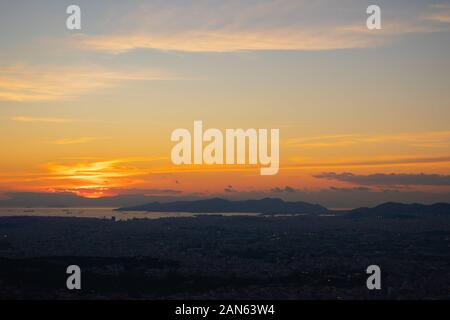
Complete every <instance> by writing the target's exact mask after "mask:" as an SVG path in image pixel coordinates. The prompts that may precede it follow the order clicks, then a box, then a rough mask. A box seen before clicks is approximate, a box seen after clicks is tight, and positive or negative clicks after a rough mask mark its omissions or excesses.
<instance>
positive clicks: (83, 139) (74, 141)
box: [52, 137, 106, 145]
mask: <svg viewBox="0 0 450 320" xmlns="http://www.w3.org/2000/svg"><path fill="white" fill-rule="evenodd" d="M103 139H106V138H99V137H80V138H74V139H59V140H55V141H53V142H52V144H57V145H67V144H81V143H87V142H92V141H96V140H103Z"/></svg>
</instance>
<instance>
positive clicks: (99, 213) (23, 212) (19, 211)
mask: <svg viewBox="0 0 450 320" xmlns="http://www.w3.org/2000/svg"><path fill="white" fill-rule="evenodd" d="M114 209H115V208H0V217H24V216H28V217H79V218H97V219H115V220H130V219H162V218H186V217H192V218H195V217H198V216H208V215H211V216H217V215H220V216H227V217H230V216H257V215H259V214H258V213H237V212H236V213H235V212H230V213H220V214H218V213H201V214H200V213H189V212H147V211H115V210H114Z"/></svg>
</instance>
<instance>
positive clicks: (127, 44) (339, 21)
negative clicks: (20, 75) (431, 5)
mask: <svg viewBox="0 0 450 320" xmlns="http://www.w3.org/2000/svg"><path fill="white" fill-rule="evenodd" d="M335 6H336V4H334V3H333V1H318V2H314V4H312V3H310V2H309V1H299V0H262V1H233V0H230V1H224V2H206V1H186V2H185V3H182V4H181V3H176V4H174V3H170V2H155V3H152V4H146V5H143V6H141V7H139V10H135V11H132V12H129V13H127V14H124V15H123V17H121V19H118V20H117V21H115V23H116V25H115V26H111V29H110V30H111V31H110V32H109V33H107V34H103V35H78V38H77V39H76V41H74V39H73V37H71V40H70V45H75V46H77V47H79V48H83V49H87V50H99V51H105V52H109V53H115V54H117V53H124V52H128V51H131V50H134V49H157V50H163V51H184V52H234V51H254V50H301V51H312V50H335V49H349V48H367V47H373V46H377V45H380V44H383V43H385V42H386V41H389V40H390V38H392V37H394V36H398V35H402V34H409V33H427V32H435V31H439V30H440V29H439V28H438V27H437V26H435V25H433V24H432V23H431V22H429V23H428V22H427V20H421V19H419V18H418V17H419V14H417V12H416V14H417V17H414V15H413V14H411V16H410V17H408V18H405V15H402V18H397V19H392V18H391V19H389V18H387V17H384V16H383V28H382V30H376V31H370V30H368V29H367V27H366V25H365V16H364V15H363V16H361V13H364V11H365V7H364V5H361V4H360V3H359V4H358V3H357V2H356V1H355V2H354V3H349V4H347V5H346V6H345V7H344V8H346V9H343V8H342V7H340V8H339V10H337V9H336V7H335ZM358 10H359V11H358ZM386 10H387V9H386ZM392 10H394V9H392ZM337 11H339V14H336V12H337ZM394 16H395V15H394ZM397 16H398V15H397ZM314 17H315V18H314ZM169 22H170V23H169ZM117 25H119V26H120V25H123V27H122V28H118V27H117ZM124 30H126V31H124Z"/></svg>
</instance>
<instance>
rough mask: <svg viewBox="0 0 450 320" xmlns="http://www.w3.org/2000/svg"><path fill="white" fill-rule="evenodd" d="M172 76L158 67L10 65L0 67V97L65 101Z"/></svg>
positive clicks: (27, 100)
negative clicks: (124, 85) (130, 83)
mask: <svg viewBox="0 0 450 320" xmlns="http://www.w3.org/2000/svg"><path fill="white" fill-rule="evenodd" d="M172 78H173V77H171V76H170V75H167V74H164V73H162V72H160V71H156V70H155V71H137V70H120V71H119V70H116V71H112V70H108V69H105V68H101V67H97V66H90V67H86V66H82V67H76V66H70V67H69V66H64V67H63V66H59V67H57V66H36V65H14V66H6V67H0V100H6V101H18V102H36V101H52V100H63V99H70V98H73V97H76V96H79V95H82V94H86V93H89V92H92V91H96V90H98V89H103V88H108V87H113V86H116V85H118V84H119V83H121V82H124V81H148V80H168V79H172ZM22 120H23V118H22ZM18 121H20V118H19V120H18Z"/></svg>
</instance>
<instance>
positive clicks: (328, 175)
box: [314, 172, 450, 186]
mask: <svg viewBox="0 0 450 320" xmlns="http://www.w3.org/2000/svg"><path fill="white" fill-rule="evenodd" d="M314 177H315V178H318V179H327V180H336V181H343V182H350V183H356V184H361V185H376V186H399V185H427V186H450V176H449V175H443V174H425V173H420V174H403V173H391V174H385V173H374V174H369V175H357V174H353V173H349V172H344V173H335V172H324V173H321V174H318V175H315V176H314Z"/></svg>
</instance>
